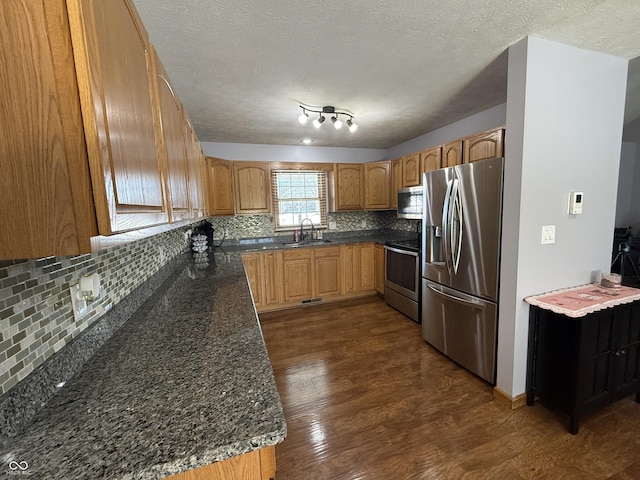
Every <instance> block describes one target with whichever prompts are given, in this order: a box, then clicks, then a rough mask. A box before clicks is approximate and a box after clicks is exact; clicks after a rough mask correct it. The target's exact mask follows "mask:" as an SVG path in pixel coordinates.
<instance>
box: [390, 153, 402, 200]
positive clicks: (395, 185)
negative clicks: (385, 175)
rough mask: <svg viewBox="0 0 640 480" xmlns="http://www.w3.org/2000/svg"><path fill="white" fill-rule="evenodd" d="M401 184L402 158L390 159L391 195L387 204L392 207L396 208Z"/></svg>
mask: <svg viewBox="0 0 640 480" xmlns="http://www.w3.org/2000/svg"><path fill="white" fill-rule="evenodd" d="M401 188H403V186H402V158H396V159H395V160H391V197H390V198H389V205H390V206H391V208H392V209H397V208H398V190H400V189H401Z"/></svg>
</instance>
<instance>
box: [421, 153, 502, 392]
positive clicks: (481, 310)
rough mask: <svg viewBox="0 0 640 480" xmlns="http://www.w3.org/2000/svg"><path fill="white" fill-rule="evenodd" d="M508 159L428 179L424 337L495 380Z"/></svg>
mask: <svg viewBox="0 0 640 480" xmlns="http://www.w3.org/2000/svg"><path fill="white" fill-rule="evenodd" d="M503 164H504V159H502V158H492V159H488V160H482V161H479V162H474V163H469V164H464V165H458V166H455V167H449V168H443V169H440V170H435V171H432V172H427V173H425V174H424V177H423V188H424V212H423V220H422V222H423V225H422V242H423V252H422V253H423V258H424V261H423V264H422V265H423V267H422V277H423V278H422V336H423V337H424V339H425V340H426V341H427V342H429V343H430V344H431V345H433V346H434V347H435V348H437V349H438V350H440V351H441V352H443V353H444V354H445V355H447V356H448V357H449V358H451V359H452V360H454V361H456V362H457V363H459V364H460V365H462V366H463V367H465V368H467V369H468V370H470V371H471V372H473V373H475V374H476V375H478V376H479V377H481V378H483V379H485V380H487V381H489V382H491V383H493V384H495V370H496V345H497V318H498V305H497V302H498V277H499V263H500V236H501V220H502V182H503V173H502V172H503Z"/></svg>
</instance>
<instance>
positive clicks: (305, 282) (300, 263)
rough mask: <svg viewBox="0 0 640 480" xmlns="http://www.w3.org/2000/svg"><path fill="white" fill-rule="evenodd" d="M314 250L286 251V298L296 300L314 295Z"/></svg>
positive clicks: (286, 299)
mask: <svg viewBox="0 0 640 480" xmlns="http://www.w3.org/2000/svg"><path fill="white" fill-rule="evenodd" d="M312 281H313V250H312V249H310V248H303V249H298V250H295V251H285V252H284V300H285V302H295V301H301V300H308V299H310V298H312V297H313V284H312Z"/></svg>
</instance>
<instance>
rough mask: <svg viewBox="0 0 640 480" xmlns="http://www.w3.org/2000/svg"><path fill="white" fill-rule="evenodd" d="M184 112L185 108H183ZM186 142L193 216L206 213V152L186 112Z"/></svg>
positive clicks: (190, 203) (200, 215) (190, 201)
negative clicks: (203, 151)
mask: <svg viewBox="0 0 640 480" xmlns="http://www.w3.org/2000/svg"><path fill="white" fill-rule="evenodd" d="M183 113H184V110H183ZM184 137H185V144H186V147H187V164H188V165H187V166H188V167H189V205H190V207H191V216H192V217H202V216H203V215H205V211H206V202H205V196H204V179H205V177H206V175H207V171H206V169H205V164H204V153H202V148H200V141H199V140H198V137H197V136H196V132H195V131H194V130H193V126H192V125H191V122H189V119H188V118H187V117H186V113H185V126H184Z"/></svg>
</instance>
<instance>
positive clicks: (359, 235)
mask: <svg viewBox="0 0 640 480" xmlns="http://www.w3.org/2000/svg"><path fill="white" fill-rule="evenodd" d="M415 236H416V233H415V232H406V231H402V230H365V231H363V232H344V233H324V236H323V238H322V240H319V241H318V243H315V244H309V245H308V246H309V247H318V246H327V247H329V246H335V245H350V244H354V243H362V242H375V243H381V244H384V243H385V242H387V241H394V240H404V239H407V238H413V237H415ZM323 241H324V242H326V243H319V242H323ZM292 243H293V239H292V236H291V235H279V236H275V237H262V238H245V239H238V240H227V241H225V242H223V244H222V249H224V250H225V251H228V252H233V251H245V252H247V251H260V250H277V249H288V248H291V246H287V245H290V244H292ZM301 246H305V243H304V242H302V244H301ZM298 248H300V247H298Z"/></svg>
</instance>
